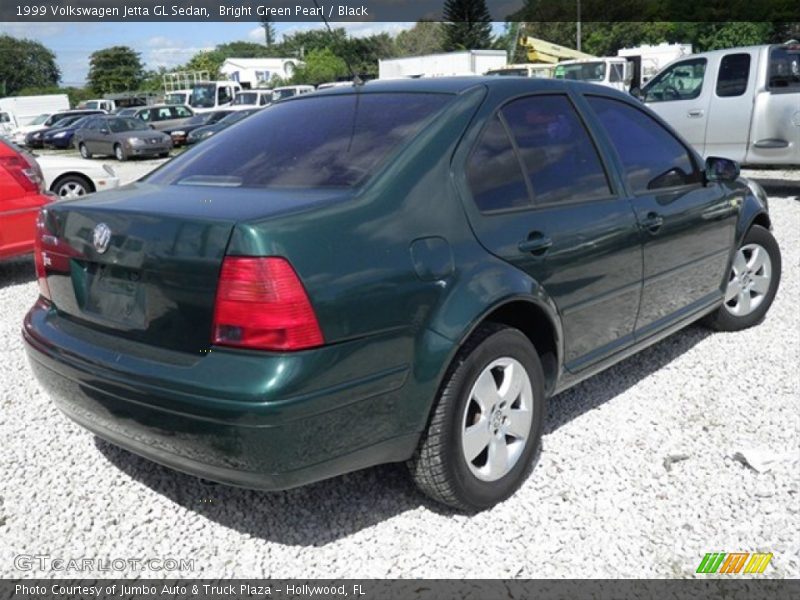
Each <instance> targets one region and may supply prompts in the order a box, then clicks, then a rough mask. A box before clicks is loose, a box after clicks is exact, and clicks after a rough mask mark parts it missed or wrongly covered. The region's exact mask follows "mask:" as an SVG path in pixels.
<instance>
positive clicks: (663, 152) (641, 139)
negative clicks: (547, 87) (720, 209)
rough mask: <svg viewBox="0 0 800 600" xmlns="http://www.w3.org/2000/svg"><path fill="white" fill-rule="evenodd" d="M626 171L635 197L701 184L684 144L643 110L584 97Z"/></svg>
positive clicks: (617, 101)
mask: <svg viewBox="0 0 800 600" xmlns="http://www.w3.org/2000/svg"><path fill="white" fill-rule="evenodd" d="M587 100H588V101H589V105H590V106H591V107H592V110H593V111H594V112H595V114H596V115H597V118H598V119H599V120H600V123H601V125H602V126H603V129H605V132H606V134H607V135H608V137H609V139H610V140H611V143H612V144H613V145H614V148H615V149H616V151H617V154H618V155H619V158H620V160H621V161H622V165H623V167H624V169H625V176H626V178H627V181H628V185H629V187H630V188H631V190H632V191H633V193H634V194H641V193H646V192H649V191H653V190H658V189H663V188H671V187H676V186H683V185H691V184H695V183H700V181H702V175H701V173H700V171H699V170H698V169H697V168H696V166H695V164H694V161H693V160H692V158H691V156H690V154H689V152H688V150H686V148H685V147H684V145H683V144H682V143H681V142H680V141H679V140H678V139H677V138H676V137H675V136H673V135H672V134H671V133H670V132H668V131H667V130H666V129H664V127H662V126H661V124H660V123H658V121H656V120H655V119H653V118H652V117H651V116H649V115H647V114H645V113H644V112H643V111H641V110H639V109H637V108H634V107H632V106H630V105H629V104H626V103H625V102H621V101H619V100H612V99H610V98H602V97H599V96H589V97H587Z"/></svg>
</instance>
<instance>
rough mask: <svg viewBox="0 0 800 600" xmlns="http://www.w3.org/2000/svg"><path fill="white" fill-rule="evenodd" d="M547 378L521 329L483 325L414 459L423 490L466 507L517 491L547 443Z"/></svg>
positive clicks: (449, 380)
mask: <svg viewBox="0 0 800 600" xmlns="http://www.w3.org/2000/svg"><path fill="white" fill-rule="evenodd" d="M543 382H544V375H543V372H542V366H541V363H540V361H539V357H538V355H537V354H536V351H535V349H534V347H533V345H532V344H531V343H530V341H529V340H528V338H527V337H525V335H524V334H523V333H522V332H520V331H519V330H517V329H512V328H510V327H505V326H503V325H497V324H487V325H484V326H482V327H481V328H480V329H479V330H478V331H477V332H476V333H475V334H474V335H473V336H472V337H471V338H470V340H469V341H468V342H467V343H466V344H465V346H464V348H462V350H461V351H460V352H459V354H458V356H457V357H456V359H455V361H454V364H453V365H452V366H451V367H450V370H449V371H448V374H447V375H446V377H445V381H444V383H443V388H442V391H441V393H440V394H439V398H438V400H437V403H436V406H435V408H434V412H433V415H432V417H431V421H430V424H429V425H428V429H427V431H426V432H425V433H424V434H423V436H422V439H421V440H420V445H419V448H418V449H417V452H416V454H415V455H414V457H413V458H412V459H411V460H410V461H409V470H410V471H411V475H412V477H413V478H414V480H415V481H416V483H417V485H418V486H419V487H420V489H421V490H422V491H423V492H425V493H426V494H427V495H429V496H430V497H432V498H434V499H435V500H438V501H439V502H442V503H444V504H447V505H450V506H452V507H454V508H457V509H459V510H465V511H476V510H483V509H485V508H489V507H491V506H493V505H494V504H496V503H498V502H500V501H502V500H504V499H506V498H508V497H509V496H510V495H511V494H513V493H514V492H515V491H516V490H517V489H518V488H519V486H520V485H521V484H522V482H523V481H524V480H525V477H526V476H527V474H528V471H529V470H530V466H531V463H532V460H533V456H534V454H535V452H536V451H537V449H538V448H539V445H540V442H541V436H542V424H543V422H544V414H545V400H544V385H543Z"/></svg>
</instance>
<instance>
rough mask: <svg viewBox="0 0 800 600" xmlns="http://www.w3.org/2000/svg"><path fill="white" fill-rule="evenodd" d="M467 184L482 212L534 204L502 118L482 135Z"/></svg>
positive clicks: (469, 168)
mask: <svg viewBox="0 0 800 600" xmlns="http://www.w3.org/2000/svg"><path fill="white" fill-rule="evenodd" d="M467 182H468V183H469V187H470V190H471V191H472V198H473V200H474V201H475V204H477V206H478V209H479V210H480V211H481V212H490V211H494V210H504V209H509V208H521V207H525V206H530V205H531V200H530V195H529V194H528V188H527V186H526V184H525V176H524V175H523V173H522V167H521V166H520V163H519V159H518V158H517V154H516V153H515V152H514V147H513V146H512V145H511V139H510V138H509V137H508V132H507V131H506V128H505V125H503V122H502V121H501V120H500V117H497V116H495V117H494V118H493V119H492V121H491V122H489V124H488V125H487V126H486V128H485V129H484V130H483V132H482V133H481V137H480V139H479V140H478V144H477V145H476V146H475V149H474V150H473V151H472V154H471V155H470V157H469V161H468V162H467Z"/></svg>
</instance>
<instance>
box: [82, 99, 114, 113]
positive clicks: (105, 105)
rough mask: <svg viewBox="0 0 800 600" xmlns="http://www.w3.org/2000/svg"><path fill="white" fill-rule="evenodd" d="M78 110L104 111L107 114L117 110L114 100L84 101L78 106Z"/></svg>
mask: <svg viewBox="0 0 800 600" xmlns="http://www.w3.org/2000/svg"><path fill="white" fill-rule="evenodd" d="M78 108H87V109H92V110H103V111H105V112H107V113H111V112H114V110H115V109H116V108H117V105H116V103H115V102H114V101H113V100H105V99H97V100H84V101H83V102H81V103H80V104H78Z"/></svg>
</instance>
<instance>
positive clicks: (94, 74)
mask: <svg viewBox="0 0 800 600" xmlns="http://www.w3.org/2000/svg"><path fill="white" fill-rule="evenodd" d="M144 75H145V73H144V67H143V66H142V61H141V59H140V57H139V53H138V52H136V51H135V50H133V49H132V48H129V47H128V46H113V47H111V48H104V49H103V50H98V51H97V52H93V53H92V55H91V56H90V57H89V75H88V76H87V78H86V79H87V83H88V84H89V87H90V88H91V89H92V90H94V91H95V93H97V94H112V93H115V92H127V91H133V90H137V89H139V86H140V85H141V84H142V81H143V80H144Z"/></svg>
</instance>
